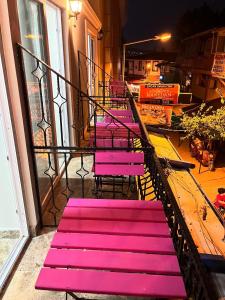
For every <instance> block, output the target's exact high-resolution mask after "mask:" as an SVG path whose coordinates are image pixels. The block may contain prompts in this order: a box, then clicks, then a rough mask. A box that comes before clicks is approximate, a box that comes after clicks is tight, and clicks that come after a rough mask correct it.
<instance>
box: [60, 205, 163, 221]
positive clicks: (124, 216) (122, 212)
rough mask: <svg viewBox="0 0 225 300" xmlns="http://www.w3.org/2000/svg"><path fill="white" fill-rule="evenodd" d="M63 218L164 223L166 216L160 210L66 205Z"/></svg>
mask: <svg viewBox="0 0 225 300" xmlns="http://www.w3.org/2000/svg"><path fill="white" fill-rule="evenodd" d="M63 218H67V219H83V220H111V221H113V220H114V221H135V222H143V221H146V222H160V223H165V222H166V217H165V213H164V212H163V211H162V210H158V211H155V210H138V209H129V208H128V209H118V208H114V209H108V208H101V207H100V208H88V207H66V208H65V210H64V212H63Z"/></svg>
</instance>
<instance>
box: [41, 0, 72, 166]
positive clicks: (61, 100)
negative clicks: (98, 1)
mask: <svg viewBox="0 0 225 300" xmlns="http://www.w3.org/2000/svg"><path fill="white" fill-rule="evenodd" d="M46 18H47V33H48V46H49V56H50V65H51V68H52V69H53V70H55V71H56V72H58V73H59V74H60V75H62V76H63V77H65V68H64V52H63V35H62V24H61V10H60V9H59V8H58V7H57V6H55V5H53V4H51V3H49V2H47V4H46ZM51 81H52V93H53V99H54V100H53V102H54V117H55V126H56V138H57V145H58V146H69V145H70V141H69V126H68V108H67V101H65V99H66V98H67V95H66V84H65V82H64V81H63V80H61V79H60V78H58V77H57V76H56V75H55V74H54V73H53V72H52V73H51ZM58 163H59V168H62V167H63V166H64V156H63V155H58Z"/></svg>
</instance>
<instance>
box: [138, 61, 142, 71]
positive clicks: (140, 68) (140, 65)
mask: <svg viewBox="0 0 225 300" xmlns="http://www.w3.org/2000/svg"><path fill="white" fill-rule="evenodd" d="M141 70H142V61H141V60H139V62H138V71H141Z"/></svg>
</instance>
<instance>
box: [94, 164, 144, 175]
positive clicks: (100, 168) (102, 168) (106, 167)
mask: <svg viewBox="0 0 225 300" xmlns="http://www.w3.org/2000/svg"><path fill="white" fill-rule="evenodd" d="M144 172H145V170H144V166H143V165H124V164H120V165H117V164H102V165H101V164H95V175H97V176H104V175H107V176H122V175H127V176H140V175H143V174H144Z"/></svg>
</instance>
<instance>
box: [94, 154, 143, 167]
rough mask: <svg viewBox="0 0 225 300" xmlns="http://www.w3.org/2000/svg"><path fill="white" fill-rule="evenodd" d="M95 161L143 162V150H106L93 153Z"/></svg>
mask: <svg viewBox="0 0 225 300" xmlns="http://www.w3.org/2000/svg"><path fill="white" fill-rule="evenodd" d="M95 163H111V164H112V163H123V164H126V163H141V164H143V163H144V153H143V152H138V153H136V152H124V151H123V152H121V151H108V152H101V151H97V152H96V153H95Z"/></svg>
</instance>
